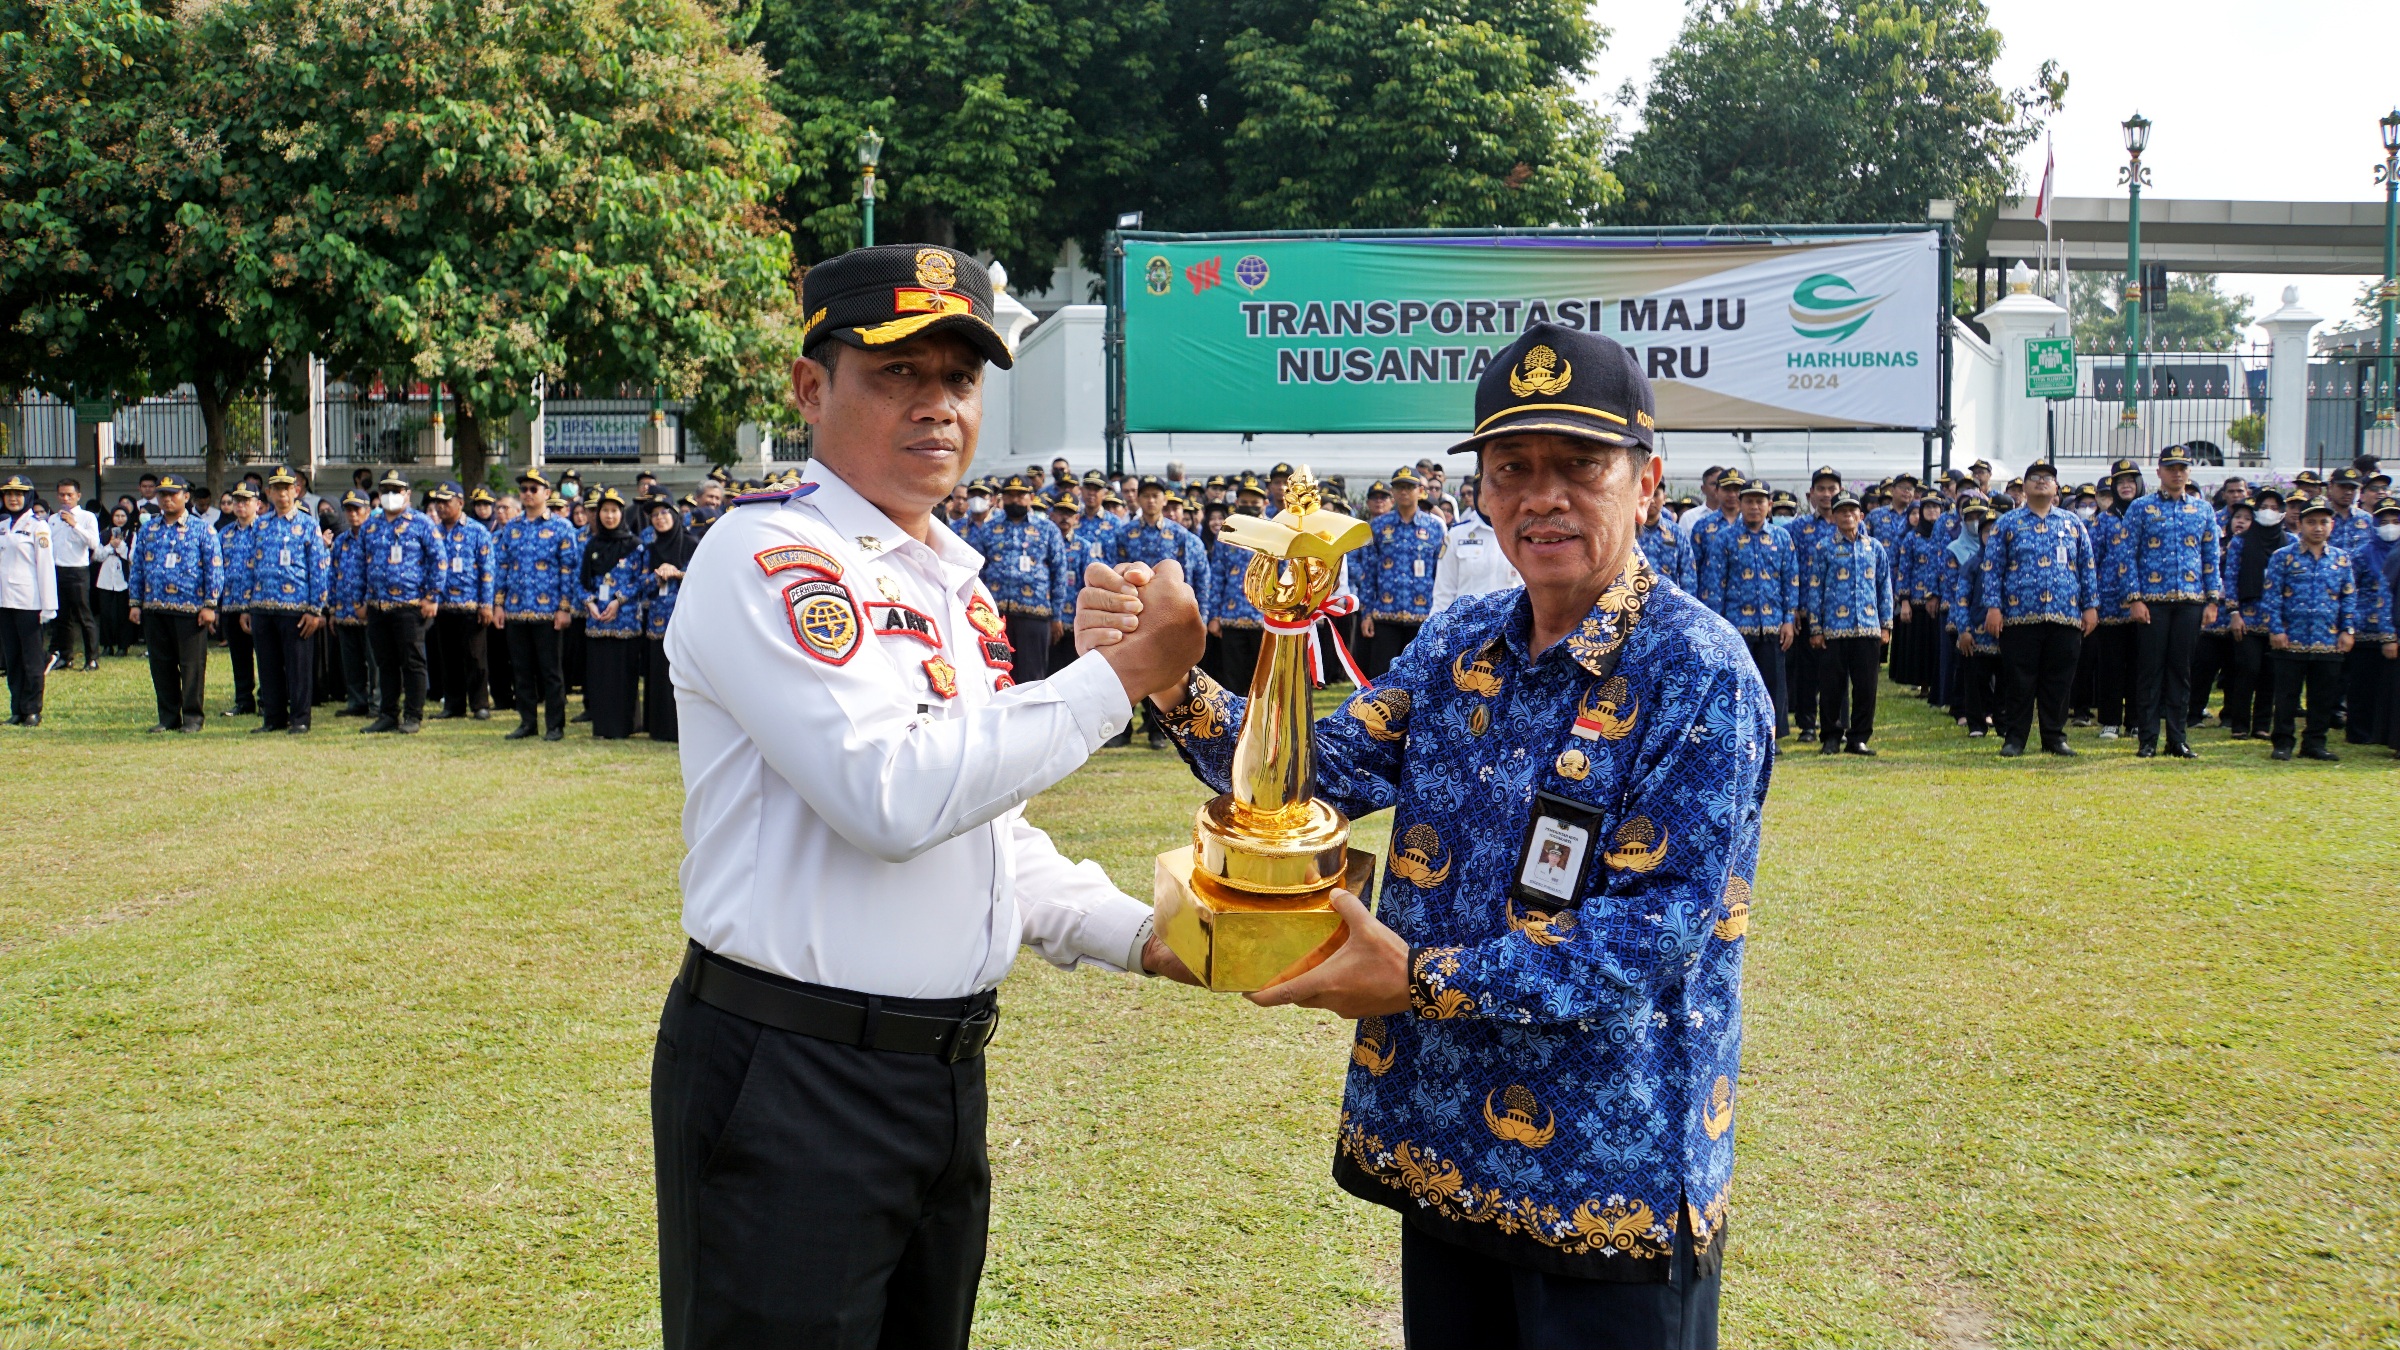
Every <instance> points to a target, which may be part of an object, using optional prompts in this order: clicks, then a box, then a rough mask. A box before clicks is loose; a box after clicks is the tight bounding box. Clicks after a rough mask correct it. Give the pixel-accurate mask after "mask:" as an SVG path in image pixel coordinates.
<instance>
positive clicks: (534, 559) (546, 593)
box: [492, 515, 583, 623]
mask: <svg viewBox="0 0 2400 1350" xmlns="http://www.w3.org/2000/svg"><path fill="white" fill-rule="evenodd" d="M582 561H583V541H582V540H581V539H580V538H578V537H577V535H576V533H575V526H574V525H573V523H571V522H570V521H568V520H566V519H565V518H564V517H561V516H556V515H550V516H544V517H543V518H541V519H540V520H535V519H534V518H533V517H531V516H519V517H517V518H516V519H515V520H512V521H510V522H508V523H507V524H506V525H503V526H501V527H500V533H499V536H498V537H497V538H495V539H494V540H493V541H492V597H493V599H492V603H494V604H496V605H498V606H499V607H500V609H501V612H502V613H503V614H504V615H505V616H506V617H507V618H509V619H511V620H514V621H516V622H519V623H528V622H533V621H536V620H539V621H541V622H543V623H548V622H549V621H550V619H551V616H552V615H555V614H557V613H558V612H559V611H561V610H566V611H570V612H571V611H573V610H574V608H575V606H576V603H577V599H578V597H577V594H576V590H577V587H576V575H577V571H578V568H579V567H580V566H581V564H582Z"/></svg>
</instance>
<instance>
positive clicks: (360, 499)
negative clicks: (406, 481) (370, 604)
mask: <svg viewBox="0 0 2400 1350" xmlns="http://www.w3.org/2000/svg"><path fill="white" fill-rule="evenodd" d="M374 505H375V504H374V503H373V502H371V501H369V500H367V494H365V493H363V492H360V491H358V490H356V489H355V488H354V489H352V490H350V491H348V492H345V493H343V494H342V532H341V533H340V534H337V535H335V536H334V537H333V548H332V556H331V558H330V562H331V564H332V567H333V583H332V585H331V586H330V587H329V588H328V590H327V592H326V597H325V598H326V602H327V604H328V605H330V606H331V608H332V610H333V639H334V643H335V645H336V646H337V647H338V649H339V654H340V656H341V662H342V693H343V700H342V710H341V711H340V712H338V713H335V714H334V716H336V717H368V716H372V715H373V714H374V711H375V709H376V708H377V707H378V706H379V705H380V704H381V703H382V701H383V700H382V699H381V697H379V696H378V695H377V694H376V692H375V658H374V655H373V654H372V653H371V652H369V651H368V650H367V555H366V554H365V553H364V552H363V551H361V549H360V545H361V544H363V543H364V542H365V541H366V537H367V536H366V532H365V528H364V527H365V525H366V523H367V512H369V511H370V510H372V509H374Z"/></svg>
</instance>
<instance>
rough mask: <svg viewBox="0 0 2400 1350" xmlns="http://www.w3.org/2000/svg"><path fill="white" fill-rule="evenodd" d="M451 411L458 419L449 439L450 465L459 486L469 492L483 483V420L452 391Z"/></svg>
mask: <svg viewBox="0 0 2400 1350" xmlns="http://www.w3.org/2000/svg"><path fill="white" fill-rule="evenodd" d="M451 408H452V410H453V411H454V412H455V413H456V414H457V417H458V433H457V434H456V435H455V436H453V437H451V439H450V464H451V467H452V468H453V469H455V470H456V471H457V473H458V482H459V486H460V487H463V488H465V489H466V490H467V491H469V492H473V491H474V490H475V485H476V484H478V483H480V482H482V481H483V475H484V471H485V466H484V459H485V456H486V453H487V450H486V447H485V445H484V442H483V419H482V418H481V417H478V416H476V414H475V410H474V408H472V407H470V406H468V404H467V401H466V400H465V399H463V398H459V397H458V396H457V391H455V390H453V391H452V402H451Z"/></svg>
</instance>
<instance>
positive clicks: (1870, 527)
mask: <svg viewBox="0 0 2400 1350" xmlns="http://www.w3.org/2000/svg"><path fill="white" fill-rule="evenodd" d="M1915 509H1916V506H1915V504H1914V503H1911V504H1910V505H1909V506H1908V507H1907V508H1905V509H1903V508H1901V507H1897V506H1878V507H1876V508H1875V509H1874V510H1872V511H1869V512H1867V516H1866V522H1865V524H1866V533H1867V537H1868V538H1870V539H1873V540H1875V541H1876V542H1877V543H1879V544H1882V545H1883V546H1884V547H1885V548H1886V549H1889V550H1890V551H1891V554H1892V556H1893V558H1895V559H1897V558H1898V557H1899V556H1900V540H1901V539H1902V538H1903V537H1904V536H1906V535H1907V534H1908V516H1909V512H1910V511H1914V510H1915Z"/></svg>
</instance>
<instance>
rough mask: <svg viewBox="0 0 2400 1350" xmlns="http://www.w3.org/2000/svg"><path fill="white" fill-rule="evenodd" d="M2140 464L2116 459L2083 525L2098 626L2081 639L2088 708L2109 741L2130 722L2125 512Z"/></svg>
mask: <svg viewBox="0 0 2400 1350" xmlns="http://www.w3.org/2000/svg"><path fill="white" fill-rule="evenodd" d="M2143 486H2144V484H2143V481H2142V468H2141V466H2140V465H2139V464H2136V463H2134V462H2133V461H2132V460H2130V459H2120V460H2118V461H2117V462H2116V466H2115V472H2113V473H2112V474H2111V475H2110V476H2109V480H2108V490H2107V491H2108V496H2107V498H2106V503H2107V504H2106V505H2105V506H2103V507H2101V509H2100V510H2099V512H2098V513H2097V514H2095V515H2094V516H2093V517H2092V520H2091V522H2090V524H2089V525H2088V526H2086V528H2088V529H2089V530H2090V531H2091V533H2092V567H2093V569H2094V570H2095V571H2096V572H2097V573H2098V574H2099V580H2100V588H2099V589H2100V626H2099V627H2097V628H2095V629H2093V630H2092V637H2091V640H2090V641H2089V642H2086V643H2085V644H2084V649H2085V650H2086V651H2088V652H2089V653H2091V660H2092V694H2093V703H2094V711H2095V712H2097V713H2098V714H2099V717H2100V739H2101V740H2104V741H2113V740H2115V739H2117V737H2118V736H2120V735H2122V734H2124V729H2125V728H2126V727H2128V726H2130V725H2132V723H2133V709H2132V707H2131V704H2132V702H2133V665H2134V655H2135V648H2134V641H2135V637H2136V634H2135V633H2134V631H2133V628H2134V625H2133V605H2132V601H2131V599H2130V597H2131V596H2132V594H2133V566H2134V558H2133V554H2132V550H2131V549H2130V548H2129V547H2128V546H2127V544H2128V539H2129V537H2130V535H2131V534H2132V527H2131V524H2130V522H2129V520H2128V518H2127V516H2126V514H2125V513H2126V512H2128V511H2131V510H2132V509H2133V504H2134V503H2135V502H2137V501H2140V500H2141V498H2142V489H2143Z"/></svg>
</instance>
